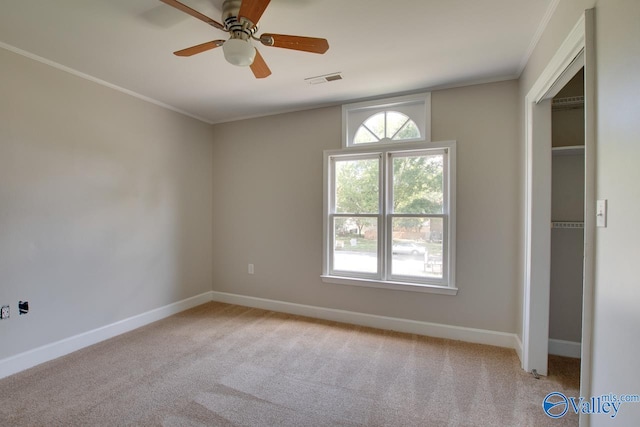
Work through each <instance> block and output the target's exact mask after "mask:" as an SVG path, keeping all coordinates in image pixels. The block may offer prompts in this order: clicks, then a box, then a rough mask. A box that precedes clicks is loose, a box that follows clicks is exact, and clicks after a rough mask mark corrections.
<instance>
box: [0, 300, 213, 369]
mask: <svg viewBox="0 0 640 427" xmlns="http://www.w3.org/2000/svg"><path fill="white" fill-rule="evenodd" d="M209 301H211V292H205V293H203V294H200V295H196V296H194V297H191V298H187V299H184V300H182V301H178V302H174V303H173V304H169V305H165V306H164V307H159V308H156V309H154V310H151V311H147V312H146V313H142V314H138V315H136V316H133V317H129V318H128V319H123V320H120V321H118V322H115V323H112V324H110V325H106V326H103V327H100V328H97V329H94V330H91V331H87V332H83V333H81V334H78V335H74V336H72V337H69V338H65V339H63V340H60V341H57V342H54V343H51V344H47V345H44V346H42V347H38V348H35V349H33V350H29V351H26V352H24V353H20V354H16V355H15V356H11V357H8V358H6V359H2V360H0V378H4V377H8V376H9V375H13V374H15V373H18V372H20V371H23V370H25V369H28V368H31V367H33V366H36V365H39V364H41V363H44V362H48V361H50V360H53V359H56V358H58V357H60V356H64V355H66V354H69V353H72V352H74V351H77V350H80V349H82V348H84V347H88V346H90V345H93V344H96V343H99V342H100V341H104V340H106V339H109V338H113V337H115V336H117V335H120V334H123V333H125V332H129V331H132V330H134V329H137V328H139V327H141V326H145V325H148V324H149V323H152V322H155V321H157V320H161V319H164V318H165V317H169V316H171V315H173V314H176V313H179V312H181V311H184V310H188V309H190V308H192V307H195V306H197V305H200V304H204V303H207V302H209Z"/></svg>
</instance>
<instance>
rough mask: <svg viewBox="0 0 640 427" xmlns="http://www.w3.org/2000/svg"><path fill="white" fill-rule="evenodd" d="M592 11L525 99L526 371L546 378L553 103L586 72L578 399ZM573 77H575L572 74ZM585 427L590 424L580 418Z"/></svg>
mask: <svg viewBox="0 0 640 427" xmlns="http://www.w3.org/2000/svg"><path fill="white" fill-rule="evenodd" d="M595 65H596V64H595V45H594V10H593V9H589V10H586V11H585V13H584V14H583V15H582V16H581V17H580V19H579V20H578V22H577V23H576V25H575V26H574V28H573V29H572V31H571V32H570V33H569V35H568V36H567V38H566V39H565V41H564V42H563V43H562V45H561V46H560V48H559V49H558V50H557V52H556V53H555V55H554V56H553V57H552V59H551V60H550V61H549V63H548V64H547V66H546V67H545V69H544V71H543V72H542V73H541V74H540V76H539V77H538V79H537V80H536V82H535V83H534V85H533V86H532V88H531V90H530V91H529V93H528V94H527V95H526V97H525V108H524V111H525V156H526V160H525V218H524V219H525V235H524V260H523V261H524V269H523V270H524V278H523V310H522V314H523V319H522V368H523V369H524V370H526V371H527V372H531V371H532V370H533V369H535V370H536V371H537V372H538V373H539V374H541V375H547V373H548V366H547V360H548V343H549V291H550V270H551V268H550V252H551V250H550V249H551V228H550V222H551V100H550V99H551V98H552V97H553V96H555V95H556V94H557V92H558V91H559V90H560V89H561V88H562V87H563V86H564V85H565V84H566V83H567V82H568V80H569V79H570V78H571V77H573V75H574V74H575V71H576V70H577V69H579V68H580V67H582V66H584V69H585V216H584V218H585V219H584V221H585V223H584V233H585V234H584V239H585V245H584V246H585V252H584V274H583V308H582V343H581V344H582V361H581V364H582V366H581V374H580V395H581V396H589V395H590V389H591V381H590V379H591V375H590V373H591V336H592V329H593V290H594V271H593V266H594V257H595V249H594V241H595V152H596V146H595V144H596V140H595V118H596V116H595V106H594V102H593V101H594V99H595V98H594V96H595V75H594V73H595ZM572 71H573V73H572ZM580 423H581V425H586V424H587V423H588V419H586V417H581V420H580Z"/></svg>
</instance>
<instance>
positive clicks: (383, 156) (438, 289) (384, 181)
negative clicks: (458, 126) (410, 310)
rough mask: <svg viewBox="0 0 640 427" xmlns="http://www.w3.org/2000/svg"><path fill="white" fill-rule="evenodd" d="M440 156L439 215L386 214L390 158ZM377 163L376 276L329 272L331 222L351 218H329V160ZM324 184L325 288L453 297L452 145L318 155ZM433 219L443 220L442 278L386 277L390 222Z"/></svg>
mask: <svg viewBox="0 0 640 427" xmlns="http://www.w3.org/2000/svg"><path fill="white" fill-rule="evenodd" d="M429 152H430V153H434V154H435V153H438V152H440V153H442V152H445V153H446V155H445V159H446V161H445V162H444V165H443V167H444V169H443V212H442V214H402V213H399V214H396V213H394V212H388V211H389V210H391V209H390V208H391V206H392V205H391V202H392V200H391V197H392V192H393V188H392V186H393V181H392V174H391V171H392V168H393V165H392V160H391V159H393V158H395V157H396V156H399V157H402V156H407V155H411V154H412V153H429ZM375 157H378V158H379V159H380V163H379V169H380V172H379V199H380V200H379V211H378V213H377V214H366V215H365V216H377V217H378V219H377V228H378V234H377V236H378V241H377V248H378V249H377V257H378V260H377V263H378V268H377V270H378V271H377V273H376V274H368V273H360V272H348V274H343V273H345V272H344V271H337V270H334V268H333V256H332V251H333V249H334V236H333V234H334V232H333V230H334V228H333V220H334V218H336V217H352V216H354V214H353V213H339V214H337V213H336V212H332V211H331V210H332V208H333V207H334V206H335V191H334V187H335V176H334V175H335V173H334V172H335V167H334V164H335V161H334V159H340V160H350V159H366V158H375ZM323 166H324V180H323V181H324V184H323V192H324V197H323V199H324V200H323V267H322V275H321V277H322V280H323V282H325V283H333V284H343V285H355V286H365V287H374V288H384V289H394V290H405V291H415V292H430V293H439V294H446V295H456V294H457V291H458V289H457V288H456V282H455V271H456V268H455V242H456V231H455V230H456V221H455V209H456V196H455V195H456V141H442V142H392V143H385V144H383V143H378V144H367V145H366V146H364V147H363V146H355V147H349V148H343V149H339V150H325V151H324V159H323ZM412 215H413V216H416V217H438V218H443V247H442V251H443V252H442V254H443V275H442V279H437V278H416V277H415V276H402V275H399V274H395V275H394V274H392V271H391V265H392V264H391V262H392V256H393V254H392V253H391V252H392V251H391V249H390V248H391V247H392V245H393V236H392V221H393V218H394V217H407V216H412Z"/></svg>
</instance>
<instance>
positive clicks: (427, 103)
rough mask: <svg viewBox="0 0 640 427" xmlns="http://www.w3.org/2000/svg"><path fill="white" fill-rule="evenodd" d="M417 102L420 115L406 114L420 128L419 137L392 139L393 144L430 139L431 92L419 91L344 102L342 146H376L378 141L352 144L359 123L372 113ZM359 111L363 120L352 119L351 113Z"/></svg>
mask: <svg viewBox="0 0 640 427" xmlns="http://www.w3.org/2000/svg"><path fill="white" fill-rule="evenodd" d="M414 104H419V105H421V109H422V113H421V114H420V116H417V115H414V114H406V113H405V114H406V115H407V116H408V117H409V118H410V119H411V120H413V121H414V122H415V124H416V126H418V129H420V134H421V136H420V138H418V139H410V140H403V141H394V142H393V144H402V143H405V142H414V141H424V142H429V141H431V92H425V93H419V94H414V95H404V96H396V97H393V98H384V99H376V100H371V101H363V102H356V103H353V104H345V105H343V106H342V147H343V148H351V147H354V148H355V147H364V146H366V147H370V146H373V145H376V146H378V145H379V144H380V143H376V142H374V143H369V144H352V142H351V140H350V138H351V137H352V136H353V135H355V132H356V131H357V130H358V128H359V127H360V125H361V124H362V123H363V122H364V120H366V118H368V117H370V116H371V115H373V114H376V113H379V112H383V111H392V110H394V109H398V111H400V112H403V111H402V110H401V108H402V107H405V106H409V105H414ZM360 113H366V115H365V116H364V117H365V118H364V119H363V120H353V117H352V116H353V115H358V114H360ZM403 113H404V112H403Z"/></svg>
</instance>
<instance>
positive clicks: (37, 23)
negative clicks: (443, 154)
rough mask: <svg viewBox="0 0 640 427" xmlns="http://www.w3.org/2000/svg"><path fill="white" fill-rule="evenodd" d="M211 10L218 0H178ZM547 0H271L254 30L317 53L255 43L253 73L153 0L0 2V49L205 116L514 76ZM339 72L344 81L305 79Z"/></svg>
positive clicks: (208, 31)
mask: <svg viewBox="0 0 640 427" xmlns="http://www.w3.org/2000/svg"><path fill="white" fill-rule="evenodd" d="M182 1H183V3H185V4H187V5H189V6H191V7H192V8H194V9H196V10H198V11H200V12H202V13H204V14H205V15H208V16H210V17H211V18H213V19H215V20H216V21H219V22H220V21H222V20H221V18H220V15H221V7H222V0H182ZM555 4H557V0H272V1H271V4H270V5H269V6H268V8H267V10H266V12H265V13H264V15H263V16H262V19H261V22H260V30H259V32H258V34H260V33H262V32H270V33H280V34H293V35H303V36H311V37H322V38H326V39H328V40H329V45H330V48H329V51H328V52H327V53H326V54H324V55H316V54H311V53H306V52H298V51H292V50H285V49H279V48H273V47H266V46H262V45H261V44H259V43H256V45H257V47H258V49H259V51H260V52H261V54H262V56H263V57H264V59H265V61H266V62H267V64H268V65H269V67H270V68H271V71H272V72H273V74H272V75H271V76H269V77H268V78H266V79H261V80H258V79H255V78H254V77H253V74H252V73H251V70H250V69H249V68H239V67H235V66H233V65H230V64H228V63H227V62H226V61H225V60H224V57H223V53H222V50H221V49H215V50H212V51H208V52H204V53H201V54H198V55H196V56H192V57H186V58H184V57H177V56H174V55H173V54H172V52H173V51H175V50H179V49H182V48H185V47H189V46H192V45H196V44H200V43H203V42H206V41H210V40H214V39H220V38H222V39H225V38H227V34H225V33H224V32H222V31H219V30H216V29H215V28H213V27H210V26H208V25H207V24H205V23H203V22H202V21H199V20H197V19H195V18H193V17H191V16H189V15H186V14H184V13H182V12H180V11H178V10H175V9H173V8H172V7H170V6H167V5H165V4H163V3H161V2H160V1H159V0H55V1H52V0H0V47H5V48H9V49H11V50H14V51H19V52H22V53H25V52H26V53H28V54H30V55H31V56H34V55H35V56H37V57H41V58H44V59H46V60H48V61H51V62H54V63H57V64H60V65H62V66H64V67H67V68H69V69H71V70H75V71H76V72H79V73H82V74H84V75H88V76H91V77H92V78H93V79H95V80H100V81H103V82H106V83H108V84H110V85H112V86H117V87H119V88H122V89H125V90H126V91H129V92H133V93H135V94H137V95H140V96H142V97H145V98H150V99H152V100H155V101H156V102H158V103H161V104H165V105H168V106H170V107H171V108H173V109H176V110H179V111H182V112H184V113H187V114H189V115H192V116H194V117H197V118H200V119H202V120H204V121H207V122H210V123H219V122H225V121H231V120H236V119H241V118H247V117H256V116H262V115H269V114H274V113H279V112H284V111H292V110H300V109H306V108H311V107H314V106H321V105H331V104H336V103H341V102H345V101H353V100H360V99H365V98H372V97H377V96H383V95H395V94H400V93H408V92H415V91H420V90H424V89H430V88H437V87H445V86H457V85H464V84H472V83H478V82H485V81H497V80H504V79H509V78H516V77H517V76H518V75H519V74H520V72H521V71H522V67H523V65H524V63H525V62H526V60H527V59H528V55H529V54H530V51H531V46H532V45H533V43H535V42H536V41H537V36H538V34H539V32H540V30H541V28H542V27H543V26H544V25H545V23H546V19H547V17H548V16H549V13H548V12H549V10H550V9H552V8H553V7H554V5H555ZM334 72H341V73H342V75H343V80H339V81H335V82H329V83H323V84H317V85H310V84H308V83H306V82H305V79H306V78H309V77H315V76H319V75H324V74H330V73H334Z"/></svg>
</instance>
